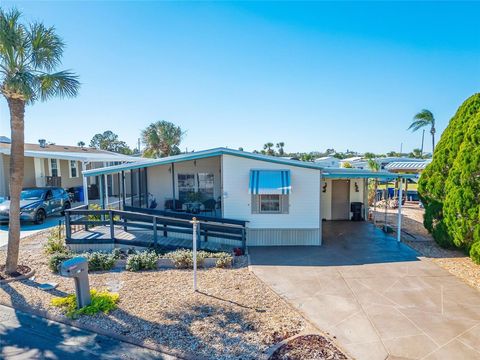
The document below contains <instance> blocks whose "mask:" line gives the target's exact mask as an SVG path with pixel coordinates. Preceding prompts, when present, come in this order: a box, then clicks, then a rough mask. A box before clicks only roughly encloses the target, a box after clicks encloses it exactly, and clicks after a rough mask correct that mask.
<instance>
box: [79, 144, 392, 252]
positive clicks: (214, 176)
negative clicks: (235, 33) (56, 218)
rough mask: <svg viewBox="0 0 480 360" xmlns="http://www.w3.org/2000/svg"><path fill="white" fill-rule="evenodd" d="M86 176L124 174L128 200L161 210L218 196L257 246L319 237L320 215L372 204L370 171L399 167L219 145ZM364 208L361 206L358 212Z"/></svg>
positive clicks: (341, 215)
mask: <svg viewBox="0 0 480 360" xmlns="http://www.w3.org/2000/svg"><path fill="white" fill-rule="evenodd" d="M84 176H85V177H87V178H91V177H101V176H104V177H107V178H108V177H111V176H119V177H120V178H121V179H124V181H120V183H121V184H124V185H123V186H122V190H121V193H122V194H121V197H122V198H123V203H124V206H125V205H126V206H133V207H137V208H145V207H151V204H150V203H149V201H148V200H147V199H148V198H149V197H153V198H155V199H156V202H157V204H158V206H157V209H158V210H170V209H172V208H173V209H177V210H179V211H182V210H185V208H184V206H185V205H186V203H191V202H192V199H196V201H197V202H199V201H201V202H203V203H204V204H205V203H207V202H213V203H215V204H216V207H215V208H216V210H215V211H214V213H215V216H217V217H219V218H224V219H233V220H242V221H247V222H248V223H247V245H248V246H259V245H321V243H322V221H323V220H350V219H351V218H352V215H353V214H352V212H351V203H353V202H361V203H363V204H367V195H368V191H367V184H368V178H380V179H391V178H394V177H396V176H398V175H394V174H391V173H388V172H371V171H367V170H358V169H341V168H324V167H322V166H320V165H318V164H316V163H314V162H302V161H297V160H289V159H283V158H279V157H273V156H266V155H260V154H253V153H248V152H245V151H238V150H231V149H227V148H217V149H211V150H205V151H199V152H192V153H186V154H181V155H176V156H170V157H166V158H162V159H156V160H151V161H143V162H137V163H132V164H123V165H118V166H112V167H109V168H103V169H93V170H88V171H86V172H85V173H84ZM126 183H129V185H125V184H126ZM100 197H101V198H104V196H103V195H101V196H100ZM87 201H88V199H87ZM172 202H174V203H175V204H177V203H179V204H177V205H173V206H172ZM193 202H195V200H193ZM182 206H183V207H182ZM367 213H368V209H367V208H365V207H364V208H363V210H362V214H361V216H362V217H366V215H367ZM171 214H172V215H171V216H172V217H174V216H175V212H171ZM192 216H193V215H192Z"/></svg>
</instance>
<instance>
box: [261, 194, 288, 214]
mask: <svg viewBox="0 0 480 360" xmlns="http://www.w3.org/2000/svg"><path fill="white" fill-rule="evenodd" d="M288 211H289V195H280V194H252V214H288Z"/></svg>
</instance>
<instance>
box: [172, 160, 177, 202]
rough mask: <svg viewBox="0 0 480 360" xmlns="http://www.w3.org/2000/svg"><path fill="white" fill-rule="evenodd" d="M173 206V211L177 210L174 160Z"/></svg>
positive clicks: (173, 166)
mask: <svg viewBox="0 0 480 360" xmlns="http://www.w3.org/2000/svg"><path fill="white" fill-rule="evenodd" d="M172 196H173V197H172V199H173V201H172V206H173V209H172V210H173V211H176V210H177V204H176V200H175V163H173V162H172Z"/></svg>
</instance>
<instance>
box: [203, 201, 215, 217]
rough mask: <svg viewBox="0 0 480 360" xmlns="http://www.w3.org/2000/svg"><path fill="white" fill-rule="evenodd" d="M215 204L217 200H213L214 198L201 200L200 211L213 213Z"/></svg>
mask: <svg viewBox="0 0 480 360" xmlns="http://www.w3.org/2000/svg"><path fill="white" fill-rule="evenodd" d="M216 204H217V202H216V201H215V199H208V200H205V201H204V202H203V210H202V212H204V213H211V214H215V205H216Z"/></svg>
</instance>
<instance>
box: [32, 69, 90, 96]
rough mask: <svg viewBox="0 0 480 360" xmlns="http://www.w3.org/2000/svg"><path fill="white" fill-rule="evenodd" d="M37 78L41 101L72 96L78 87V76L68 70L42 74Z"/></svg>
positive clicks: (75, 93)
mask: <svg viewBox="0 0 480 360" xmlns="http://www.w3.org/2000/svg"><path fill="white" fill-rule="evenodd" d="M37 79H38V85H39V86H38V95H39V97H40V99H41V100H42V101H46V100H48V99H50V98H53V97H60V98H64V97H74V96H76V95H77V93H78V90H79V88H80V82H79V81H78V76H77V75H75V74H74V73H72V72H70V71H68V70H65V71H60V72H57V73H53V74H42V75H39V76H38V77H37Z"/></svg>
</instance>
